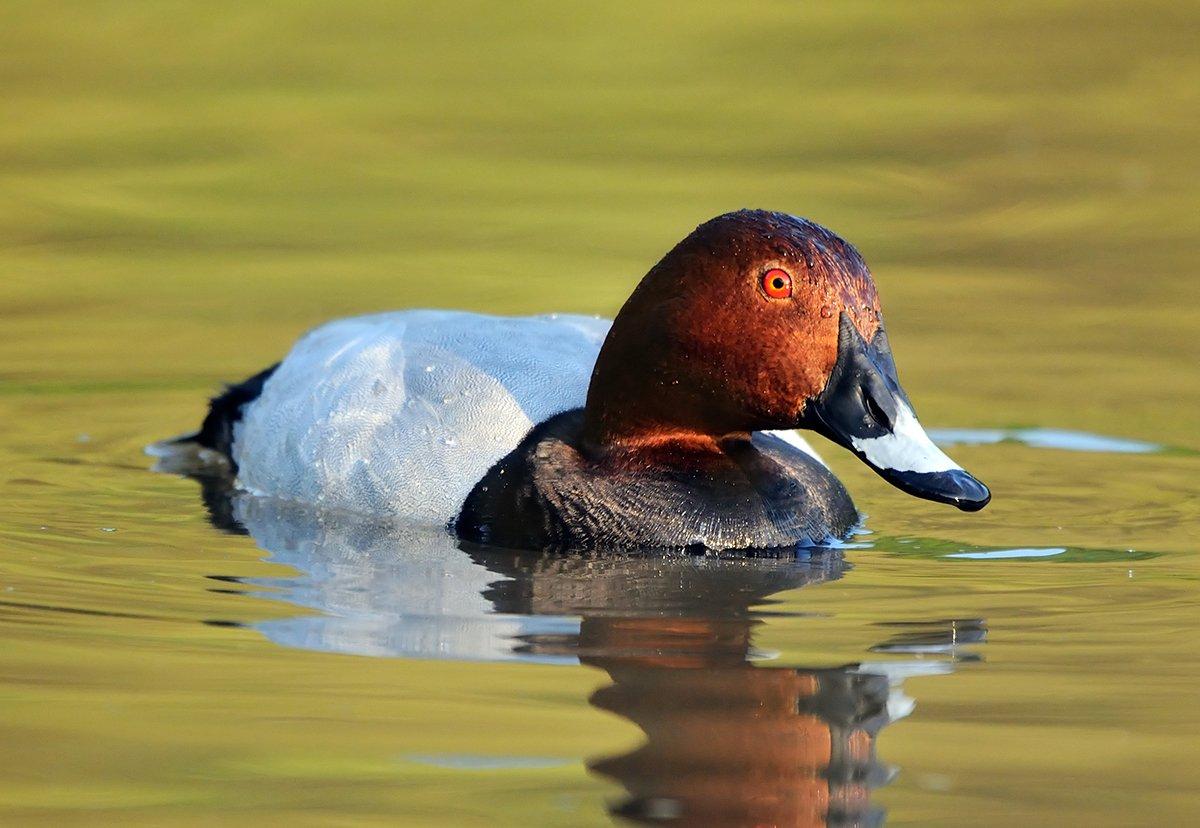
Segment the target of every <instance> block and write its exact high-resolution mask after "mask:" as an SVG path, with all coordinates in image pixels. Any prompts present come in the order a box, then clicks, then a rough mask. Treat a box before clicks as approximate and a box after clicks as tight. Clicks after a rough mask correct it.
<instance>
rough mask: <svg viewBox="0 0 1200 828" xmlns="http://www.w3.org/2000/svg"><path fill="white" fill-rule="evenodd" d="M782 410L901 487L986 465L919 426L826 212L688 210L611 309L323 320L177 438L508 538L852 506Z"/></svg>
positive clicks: (764, 521)
mask: <svg viewBox="0 0 1200 828" xmlns="http://www.w3.org/2000/svg"><path fill="white" fill-rule="evenodd" d="M793 429H810V430H812V431H815V432H817V433H819V434H821V435H823V436H825V437H827V438H829V439H830V440H832V441H833V442H835V443H837V444H839V445H841V446H844V447H845V448H848V449H849V450H850V451H852V452H853V453H854V454H855V455H857V456H858V457H859V458H860V459H862V460H863V461H864V462H865V463H867V465H869V466H870V467H871V468H872V469H874V470H875V471H876V472H878V473H879V475H880V476H882V477H883V478H884V479H885V480H887V481H888V482H890V483H892V484H893V485H895V486H896V487H898V488H900V489H902V490H903V491H905V492H908V493H909V494H913V495H916V496H918V497H923V498H927V499H929V500H935V501H939V502H943V503H949V504H953V505H955V506H957V507H959V508H960V509H964V510H968V511H973V510H976V509H981V508H983V507H984V506H985V505H986V504H987V502H988V500H989V498H990V493H989V492H988V489H987V488H986V487H985V486H984V485H983V484H982V483H980V482H979V481H978V480H976V479H975V478H974V477H972V476H971V475H969V474H968V473H967V472H965V471H963V470H962V469H961V468H960V467H959V466H958V465H956V464H955V463H954V462H953V461H952V460H951V459H950V458H949V457H947V456H946V455H945V454H944V453H943V452H942V451H941V450H940V449H938V448H937V447H936V446H935V445H934V444H933V442H932V441H931V440H930V439H929V437H928V436H927V435H926V434H925V431H924V430H923V429H922V427H921V425H920V424H919V423H918V421H917V418H916V415H915V414H914V412H913V406H912V404H911V403H910V401H909V399H908V396H907V395H906V394H905V393H904V390H903V389H902V388H901V387H900V383H899V381H898V379H897V377H896V367H895V363H894V362H893V359H892V353H891V349H890V347H889V345H888V341H887V335H886V333H885V331H884V325H883V317H882V316H881V313H880V307H879V298H878V295H877V293H876V290H875V284H874V282H873V280H872V278H871V274H870V272H869V271H868V269H867V266H866V264H865V263H864V262H863V259H862V257H861V256H860V255H859V254H858V251H856V250H855V249H854V247H853V246H851V245H850V244H848V243H847V242H845V241H843V240H842V239H841V238H839V237H838V236H837V235H835V234H834V233H832V232H830V231H829V230H827V229H825V228H824V227H821V226H820V225H818V224H815V223H813V222H810V221H807V220H805V219H802V218H797V217H794V216H790V215H785V214H782V213H775V212H767V211H760V210H741V211H738V212H734V213H727V214H725V215H722V216H718V217H717V218H714V219H712V220H711V221H708V222H705V223H704V224H702V225H700V226H699V227H698V228H696V229H695V230H694V231H693V232H692V233H691V234H690V235H688V236H687V237H686V238H685V239H684V240H683V241H681V242H679V244H677V245H676V246H675V247H674V248H673V249H672V250H671V251H670V252H668V253H667V254H666V256H664V257H663V258H662V260H661V261H660V262H658V264H656V265H655V266H654V267H653V268H651V269H650V272H649V273H647V274H646V275H645V276H644V277H643V278H642V281H641V283H640V284H639V285H638V286H637V288H636V289H635V290H634V291H633V294H632V295H631V296H630V297H629V299H628V300H627V301H626V302H625V305H624V306H623V307H622V308H621V310H620V312H619V313H618V314H617V316H616V319H615V320H614V321H613V322H612V323H611V327H610V325H609V323H608V322H606V321H604V320H600V319H594V318H588V317H580V316H569V315H550V316H535V317H527V318H507V317H494V316H482V315H477V314H470V313H461V312H455V311H430V310H412V311H400V312H395V313H386V314H378V315H373V316H364V317H357V318H352V319H345V320H339V321H336V322H331V323H329V324H326V325H324V326H322V327H319V328H317V329H315V330H313V331H311V332H310V333H308V334H307V335H306V336H304V337H303V338H302V339H301V340H300V341H299V342H298V343H297V344H296V345H295V346H294V347H293V348H292V350H291V352H290V353H289V354H288V355H287V357H286V358H285V359H284V360H283V361H282V362H281V363H279V364H278V365H276V366H274V367H272V368H269V369H267V370H266V371H263V372H262V373H260V374H258V375H257V376H255V377H252V378H251V379H249V380H247V381H245V382H243V383H241V384H239V385H236V386H232V387H230V388H229V389H228V390H227V391H226V393H224V394H222V395H221V396H218V397H216V398H215V399H214V400H213V401H212V403H211V408H210V411H209V414H208V416H207V417H206V419H205V420H204V423H203V426H202V427H201V429H200V431H199V432H197V433H196V434H194V435H190V436H189V437H185V438H180V440H178V441H175V443H174V444H173V445H174V446H175V447H176V449H177V450H179V451H192V452H195V453H196V454H197V455H199V456H203V457H206V458H208V459H209V460H212V459H213V458H214V457H216V458H220V460H221V462H223V463H225V464H226V465H227V467H228V469H229V472H230V473H232V474H236V476H237V484H238V485H239V486H240V487H242V488H244V489H246V490H247V491H249V492H251V493H254V494H258V495H263V496H268V497H275V498H280V499H284V500H291V501H300V502H304V503H309V504H313V505H315V506H317V507H320V508H324V509H336V510H342V511H349V512H355V513H360V514H368V515H374V516H378V517H381V518H385V519H394V520H404V521H415V522H421V523H430V522H434V523H437V524H440V525H444V526H446V527H447V528H448V530H449V531H451V532H453V533H455V534H457V535H458V537H459V538H461V539H462V540H464V541H470V542H476V543H486V544H489V545H494V546H501V547H510V548H523V549H559V550H590V549H605V548H623V549H629V548H635V547H637V548H640V547H646V548H664V547H668V548H691V549H699V548H706V549H744V548H755V549H763V548H777V547H787V546H795V545H807V544H820V543H824V542H827V541H829V540H831V539H836V538H842V537H845V536H846V535H847V533H848V532H849V531H850V530H851V529H852V528H853V527H854V525H855V524H856V523H857V521H858V520H859V515H858V512H857V510H856V509H855V507H854V503H853V501H852V500H851V499H850V496H849V494H847V492H846V489H845V488H844V487H843V486H842V484H841V483H840V482H839V481H838V480H837V478H836V477H834V475H833V473H832V472H831V471H830V470H829V469H828V468H827V467H826V466H825V465H824V463H822V462H821V461H820V459H819V458H818V457H816V455H815V454H814V453H813V452H812V449H811V448H809V447H808V445H807V443H805V442H804V440H803V439H802V438H800V437H799V435H797V434H795V433H794V431H793Z"/></svg>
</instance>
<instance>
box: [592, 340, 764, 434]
mask: <svg viewBox="0 0 1200 828" xmlns="http://www.w3.org/2000/svg"><path fill="white" fill-rule="evenodd" d="M620 322H621V320H619V319H618V324H619V323H620ZM614 331H616V325H615V324H614ZM622 342H623V338H622V337H620V336H611V335H610V337H609V340H608V342H606V343H605V345H604V349H603V350H602V351H601V353H600V356H599V358H598V359H597V360H596V368H595V370H594V371H593V373H592V381H591V384H590V385H589V386H588V396H587V405H586V407H585V410H584V427H583V446H584V448H585V450H586V451H587V452H588V453H589V454H591V455H593V456H596V457H608V458H615V457H620V456H632V455H641V456H644V457H652V456H655V455H659V454H671V455H697V454H698V455H705V454H710V455H711V454H716V453H720V452H721V444H722V443H723V442H725V441H727V440H730V439H739V438H741V439H745V438H746V437H748V432H749V431H750V429H749V428H748V427H746V426H745V424H743V423H741V422H739V418H738V417H736V416H733V415H731V414H730V413H728V412H727V411H725V410H723V409H724V406H723V405H721V401H720V397H719V395H712V396H711V398H709V399H698V398H697V393H696V389H695V383H694V382H690V381H688V378H686V377H683V376H681V375H680V374H679V369H678V368H673V367H668V366H669V364H670V363H671V362H674V363H675V364H676V365H679V364H682V365H684V366H686V364H687V363H686V361H682V362H681V361H678V360H675V361H672V360H665V359H664V360H660V361H659V362H658V363H657V364H656V363H653V362H647V360H646V356H647V354H645V353H644V352H643V353H633V352H631V349H630V348H628V347H623V345H622Z"/></svg>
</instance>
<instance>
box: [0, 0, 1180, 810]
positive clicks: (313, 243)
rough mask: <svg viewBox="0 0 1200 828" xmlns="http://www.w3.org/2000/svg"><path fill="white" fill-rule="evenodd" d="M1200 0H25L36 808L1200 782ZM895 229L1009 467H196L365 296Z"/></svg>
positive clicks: (5, 151) (15, 239)
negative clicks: (632, 521)
mask: <svg viewBox="0 0 1200 828" xmlns="http://www.w3.org/2000/svg"><path fill="white" fill-rule="evenodd" d="M1198 23H1200V21H1198V19H1197V15H1196V13H1195V9H1194V8H1193V7H1190V6H1188V5H1186V4H1182V3H1153V2H1151V3H1138V4H1132V3H1129V4H1123V3H1082V2H1078V3H1075V2H1063V3H1051V4H1045V3H1024V2H1022V3H1015V4H1011V3H1010V4H1004V5H1003V6H997V7H995V8H993V7H990V6H984V5H980V4H956V3H925V2H922V3H905V4H888V5H883V6H881V5H878V4H866V3H815V4H804V6H803V8H798V7H797V6H796V5H794V4H788V3H752V4H742V5H741V6H739V7H737V8H736V9H733V8H731V7H730V6H729V5H728V4H717V3H711V4H710V3H698V4H692V6H690V7H689V10H688V12H687V13H686V14H685V13H683V12H682V11H681V10H680V9H678V8H675V7H670V6H656V7H647V6H646V5H644V4H632V3H630V4H615V5H614V4H602V5H600V6H589V7H586V8H585V7H576V6H572V5H562V4H547V5H543V4H532V5H525V6H521V7H519V8H514V7H511V6H497V5H486V4H459V3H451V4H440V5H438V6H437V7H436V8H425V7H412V8H408V7H407V6H403V5H398V4H390V3H372V2H351V3H344V4H310V3H298V4H292V5H291V6H287V7H286V8H278V9H275V10H273V11H265V10H257V9H256V8H255V7H253V6H249V7H248V6H246V5H245V4H231V3H221V2H217V3H207V4H186V3H157V2H154V3H142V4H133V5H130V4H116V3H98V4H90V5H86V6H72V7H70V8H67V7H62V6H51V5H49V4H43V3H24V2H19V3H15V4H10V5H9V7H7V8H6V10H5V23H4V25H3V26H2V27H0V91H2V93H3V94H0V273H2V277H0V424H2V425H3V428H2V429H0V493H2V494H0V642H2V645H0V699H2V700H3V703H2V704H0V822H2V823H4V824H36V823H41V824H47V825H62V824H72V823H78V824H89V825H90V824H98V823H111V824H154V825H160V824H168V823H184V824H243V823H245V824H250V823H253V824H355V823H364V824H373V823H380V824H383V823H386V824H414V825H418V824H430V825H433V824H453V825H468V824H481V825H482V824H489V825H490V824H506V825H531V824H534V825H571V826H577V825H592V824H606V823H608V822H610V821H611V820H613V819H618V820H645V821H663V820H672V819H675V820H680V819H681V820H685V821H690V822H691V823H693V824H755V825H770V824H779V825H819V824H858V823H868V824H869V823H870V821H871V820H880V819H883V820H886V822H887V823H888V824H917V825H930V824H945V825H958V824H964V823H970V824H977V825H1012V824H1029V825H1032V824H1043V825H1064V824H1091V825H1102V824H1105V825H1108V824H1111V825H1130V824H1154V825H1173V824H1190V823H1193V822H1195V821H1196V820H1197V818H1200V792H1198V791H1200V741H1198V740H1197V738H1196V736H1197V733H1200V707H1198V706H1197V704H1196V699H1197V691H1198V690H1200V644H1198V643H1197V642H1198V636H1197V626H1198V619H1200V606H1198V605H1200V557H1198V556H1197V543H1198V542H1197V538H1198V537H1200V497H1198V492H1200V484H1198V483H1197V474H1198V472H1200V456H1198V455H1197V452H1198V451H1200V436H1198V435H1200V415H1198V414H1197V412H1198V411H1200V371H1198V370H1197V365H1198V364H1200V346H1198V343H1200V311H1198V310H1197V300H1198V299H1200V294H1198V291H1197V288H1196V280H1195V272H1196V263H1197V261H1200V255H1198V254H1200V243H1198V239H1200V227H1198V224H1200V220H1198V218H1197V216H1200V209H1198V208H1200V185H1198V184H1197V182H1198V181H1200V167H1198V166H1197V164H1198V156H1197V153H1196V147H1197V146H1200V100H1198V98H1197V91H1196V90H1197V88H1198V87H1200V63H1198V58H1197V55H1198V54H1200V53H1198V52H1197V50H1196V48H1195V45H1196V32H1197V25H1198ZM740 206H763V207H772V208H776V209H783V210H788V211H792V212H796V213H801V214H805V215H808V216H811V217H812V218H815V219H817V220H819V221H821V222H823V223H825V224H827V225H829V226H831V227H833V228H834V229H836V230H838V231H839V232H841V233H843V234H844V235H846V236H847V237H848V238H850V239H851V240H852V241H854V242H855V243H856V244H857V245H858V246H859V247H860V248H861V250H862V251H863V253H864V255H865V256H866V257H867V260H868V261H869V262H870V263H871V265H872V267H873V269H874V271H875V273H876V277H877V280H878V282H879V285H880V289H881V292H882V296H883V301H884V309H885V314H886V318H887V320H888V325H889V334H890V338H891V341H892V344H893V347H894V349H895V352H896V355H897V360H898V364H899V367H900V371H901V374H902V375H903V378H904V381H905V385H906V387H907V389H908V391H909V392H910V394H911V395H912V397H913V399H914V401H915V402H916V404H917V406H918V407H919V409H920V411H921V415H922V419H923V420H924V421H925V422H926V424H928V425H929V426H930V427H931V429H937V431H936V434H937V436H938V437H939V439H941V440H943V441H944V442H945V444H946V445H947V446H950V449H949V450H950V451H952V452H953V453H954V455H955V457H956V459H958V460H959V461H960V462H962V463H963V464H964V465H965V466H967V467H968V468H970V469H971V470H972V471H974V472H977V473H978V474H979V476H980V477H981V478H982V479H984V480H985V481H987V482H988V483H989V484H991V486H992V488H993V491H994V501H993V504H992V505H991V506H989V508H988V509H987V510H985V511H983V512H981V513H979V514H975V515H965V514H962V513H959V512H956V511H954V510H951V509H946V508H944V507H939V506H936V505H933V504H930V503H927V502H923V501H917V500H914V499H911V498H907V497H905V496H904V495H902V494H901V493H899V492H898V491H896V490H894V489H891V488H888V487H887V486H886V485H885V484H883V483H882V482H881V481H879V480H878V479H877V478H875V476H874V475H872V474H871V473H870V472H869V471H868V470H867V469H866V468H865V467H863V466H861V465H860V464H858V463H857V462H856V461H855V460H854V459H853V458H852V457H849V456H847V455H845V453H842V452H839V450H837V449H835V448H834V447H832V446H828V445H823V446H821V447H820V448H821V449H822V451H823V453H824V454H825V455H826V456H827V457H828V458H829V460H830V461H831V463H832V464H833V465H834V467H835V469H836V471H837V472H838V474H839V476H841V477H842V479H843V480H844V481H845V482H846V484H847V485H848V487H849V488H850V490H851V491H852V492H853V494H854V496H855V499H856V501H857V502H858V504H859V506H860V508H861V509H862V510H863V511H864V512H866V513H867V514H868V515H869V518H868V521H867V529H868V530H869V531H870V534H864V535H861V536H859V537H857V538H855V539H854V540H855V543H853V544H850V545H848V548H845V549H830V550H812V551H811V552H807V553H804V554H802V555H799V556H796V557H788V558H749V559H748V558H738V557H733V556H726V557H720V556H710V557H670V556H667V557H664V556H655V555H629V556H592V557H587V558H570V557H568V558H563V557H543V556H536V555H514V554H512V553H504V552H500V551H496V550H488V549H481V548H469V549H460V548H458V547H457V546H456V545H455V544H454V543H453V542H452V541H451V540H450V539H449V538H448V537H446V536H444V535H442V534H440V533H437V532H430V531H427V530H418V529H415V528H406V527H383V526H378V525H372V524H369V523H364V522H362V521H355V520H352V519H350V518H348V517H345V516H332V515H320V514H314V513H311V512H306V511H305V510H303V509H301V508H298V507H296V506H290V505H287V504H281V503H275V502H271V501H262V500H253V499H247V498H245V497H244V496H239V495H237V494H236V493H229V492H224V491H221V490H219V488H218V487H215V486H212V485H209V486H202V485H201V484H200V483H198V482H196V481H193V480H189V479H185V478H180V477H175V476H171V475H164V474H155V473H152V472H151V471H150V466H151V464H152V461H151V459H150V458H147V457H145V456H144V455H143V453H142V448H143V447H144V446H145V445H146V444H147V443H149V442H151V441H153V440H156V439H159V438H161V437H164V436H167V435H170V434H173V433H179V432H182V431H185V430H187V429H188V428H190V427H193V426H194V425H195V423H196V422H197V421H198V418H199V416H200V414H201V412H202V408H203V400H204V398H205V397H206V395H208V394H209V393H211V392H212V391H213V390H214V389H215V388H216V387H218V384H219V383H220V382H221V381H222V380H228V379H238V378H241V377H243V376H246V375H248V374H249V373H251V372H253V371H256V370H258V369H259V368H261V367H263V366H265V365H267V364H269V363H270V362H272V361H274V360H275V359H277V358H278V357H279V356H280V355H281V354H282V353H283V352H284V351H285V350H286V349H287V347H288V346H289V344H290V342H291V341H292V340H293V339H294V337H295V336H296V335H297V334H299V333H300V332H302V331H303V330H304V329H306V328H307V327H309V326H311V325H314V324H316V323H318V322H320V321H321V320H323V319H326V318H329V317H333V316H338V315H344V314H348V313H355V312H366V311H373V310H380V309H387V308H400V307H408V306H445V307H464V308H470V309H476V310H485V311H490V312H497V313H532V312H542V311H547V310H562V311H576V312H587V313H598V314H604V315H611V314H612V313H614V312H615V310H616V308H617V307H618V306H619V304H620V303H621V301H622V300H623V298H624V297H625V296H626V295H627V293H628V292H629V290H630V289H631V287H632V285H633V284H634V283H635V282H636V280H637V279H638V277H640V275H641V274H642V273H643V272H644V271H645V270H646V269H647V268H648V266H649V265H650V264H652V263H653V261H655V260H656V258H657V257H658V256H659V255H661V253H662V252H663V251H665V250H666V249H667V248H668V247H669V246H670V245H671V244H673V243H674V241H676V240H677V239H678V238H680V237H681V236H682V235H683V234H684V233H686V232H687V231H688V230H689V229H690V228H691V227H692V226H694V225H695V224H696V223H697V222H699V221H700V220H702V219H704V218H707V217H709V216H711V215H713V214H716V213H719V212H722V211H724V210H727V209H731V208H736V207H740Z"/></svg>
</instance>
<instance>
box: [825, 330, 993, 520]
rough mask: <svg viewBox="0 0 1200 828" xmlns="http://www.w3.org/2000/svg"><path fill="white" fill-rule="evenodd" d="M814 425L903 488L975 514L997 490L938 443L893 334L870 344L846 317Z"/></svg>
mask: <svg viewBox="0 0 1200 828" xmlns="http://www.w3.org/2000/svg"><path fill="white" fill-rule="evenodd" d="M802 425H804V426H805V427H807V428H811V429H812V430H814V431H816V432H818V433H819V434H821V435H823V436H825V437H827V438H829V439H830V440H833V441H834V442H835V443H838V444H839V445H842V446H845V447H846V448H848V449H850V450H851V451H852V452H854V453H855V454H856V455H858V457H859V459H861V460H862V461H863V462H864V463H866V464H867V465H868V466H870V467H871V468H872V469H874V470H875V472H876V473H878V474H879V476H880V477H882V478H883V479H884V480H886V481H887V482H889V483H891V484H892V485H893V486H895V487H896V488H898V489H900V490H901V491H904V492H907V493H908V494H911V495H915V496H916V497H922V498H925V499H926V500H934V501H937V502H938V503H949V504H951V505H953V506H957V507H958V508H959V509H962V510H964V511H968V512H974V511H978V510H979V509H982V508H983V507H984V506H986V505H987V504H988V501H989V500H991V497H992V495H991V492H989V491H988V488H987V486H985V485H983V484H982V483H980V482H979V481H978V480H976V479H975V478H974V477H972V476H971V475H970V474H968V473H967V472H966V471H964V470H963V469H962V467H961V466H959V465H958V464H957V463H955V462H954V461H953V460H951V459H950V458H949V457H947V456H946V454H945V453H944V452H943V451H942V450H941V449H939V448H938V447H937V446H935V445H934V444H933V441H932V440H930V439H929V435H928V434H926V433H925V429H924V428H922V427H921V424H920V422H918V421H917V417H916V414H914V413H913V409H912V403H911V402H909V399H908V395H907V394H905V393H904V389H902V388H901V387H900V382H899V380H898V379H897V378H896V364H895V361H894V360H893V358H892V350H891V347H890V346H889V345H888V341H887V335H886V334H885V333H884V331H883V328H880V329H879V330H878V332H877V333H876V334H875V336H874V337H873V338H872V340H871V341H870V342H867V341H865V340H864V339H863V337H862V335H861V334H860V333H859V332H858V329H857V328H856V327H855V326H854V323H853V322H852V321H851V319H850V317H849V316H848V315H847V314H845V313H843V314H842V317H841V324H840V330H839V334H838V359H837V363H836V364H835V366H834V369H833V373H832V374H831V375H830V377H829V382H828V383H827V384H826V386H825V390H824V391H822V392H821V394H820V396H818V397H817V398H816V399H815V400H809V402H808V404H807V405H806V406H805V409H804V417H803V423H802Z"/></svg>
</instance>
